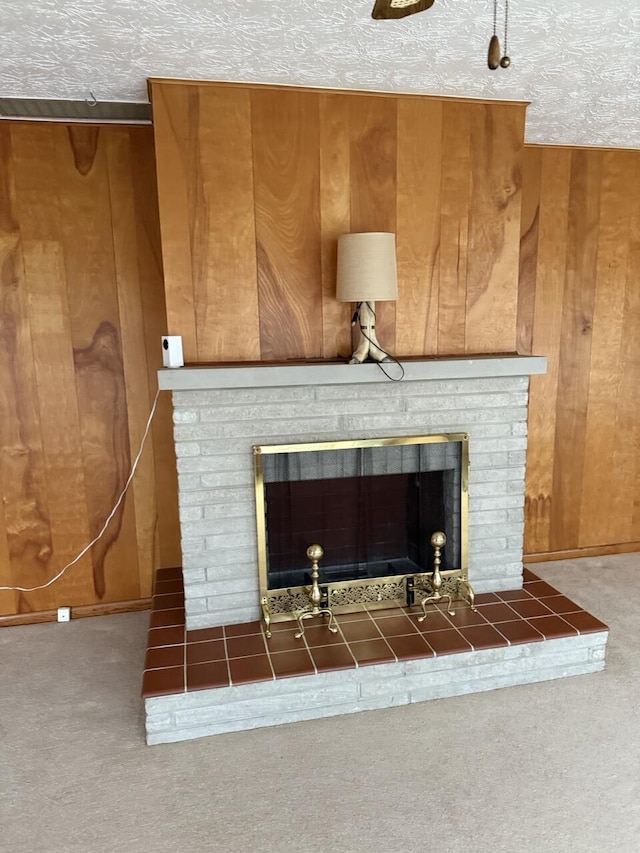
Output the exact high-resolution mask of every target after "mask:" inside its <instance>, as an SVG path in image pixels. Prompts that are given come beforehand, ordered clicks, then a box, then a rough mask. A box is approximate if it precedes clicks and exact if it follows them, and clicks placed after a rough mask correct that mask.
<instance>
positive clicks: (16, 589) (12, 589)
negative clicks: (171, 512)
mask: <svg viewBox="0 0 640 853" xmlns="http://www.w3.org/2000/svg"><path fill="white" fill-rule="evenodd" d="M159 396H160V391H159V390H158V391H156V396H155V398H154V400H153V405H152V406H151V412H150V413H149V417H148V419H147V425H146V427H145V429H144V433H143V436H142V441H141V442H140V449H139V450H138V453H137V456H136V458H135V459H134V460H133V465H132V466H131V473H130V474H129V476H128V477H127V482H126V483H125V484H124V488H123V490H122V491H121V492H120V497H119V498H118V500H117V501H116V503H115V506H114V507H113V509H112V510H111V512H110V513H109V515H108V516H107V520H106V521H105V523H104V525H103V526H102V530H101V531H100V533H98V535H97V536H96V538H95V539H93V540H92V541H91V542H89V544H88V545H87V546H86V547H85V548H83V549H82V551H80V553H79V554H78V556H77V557H74V558H73V560H71V562H70V563H67V565H66V566H63V567H62V568H61V569H60V571H59V572H58V574H57V575H56V576H55V577H53V578H51V580H49V581H47V582H46V583H43V584H41V585H40V586H29V587H25V586H0V591H2V590H5V591H7V590H8V591H10V592H35V591H36V590H38V589H46V588H47V587H48V586H51V584H52V583H55V582H56V581H57V580H58V578H61V577H62V575H63V574H64V573H65V572H66V571H67V569H70V568H71V566H73V565H75V563H77V562H78V560H81V559H82V557H84V555H85V554H86V553H87V551H89V550H90V549H91V548H93V546H94V545H95V544H96V542H97V541H98V540H99V539H101V538H102V537H103V536H104V534H105V531H106V529H107V527H108V526H109V523H110V521H111V519H112V518H113V516H114V515H115V514H116V512H117V510H118V507H119V506H120V504H121V503H122V501H123V500H124V496H125V495H126V493H127V489H128V488H129V486H130V485H131V481H132V480H133V475H134V474H135V473H136V468H137V467H138V462H140V457H141V456H142V451H143V450H144V445H145V442H146V440H147V436H148V435H149V429H150V428H151V421H152V420H153V416H154V415H155V413H156V406H157V405H158V397H159Z"/></svg>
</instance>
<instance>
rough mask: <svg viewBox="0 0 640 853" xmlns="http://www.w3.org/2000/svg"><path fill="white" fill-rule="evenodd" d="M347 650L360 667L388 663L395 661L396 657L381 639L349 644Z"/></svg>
mask: <svg viewBox="0 0 640 853" xmlns="http://www.w3.org/2000/svg"><path fill="white" fill-rule="evenodd" d="M349 648H350V649H351V653H352V655H353V656H354V658H355V659H356V660H357V661H358V663H359V664H360V665H361V666H363V665H365V664H373V663H388V662H390V661H395V659H396V656H395V655H394V653H393V652H392V651H391V649H390V648H389V646H388V645H387V644H386V643H385V641H384V640H383V639H382V638H381V639H379V640H360V641H359V642H355V643H349Z"/></svg>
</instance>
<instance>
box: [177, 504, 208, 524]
mask: <svg viewBox="0 0 640 853" xmlns="http://www.w3.org/2000/svg"><path fill="white" fill-rule="evenodd" d="M202 518H204V508H203V507H201V506H183V507H180V521H200V520H201V519H202Z"/></svg>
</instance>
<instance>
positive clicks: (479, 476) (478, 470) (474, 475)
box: [469, 458, 525, 486]
mask: <svg viewBox="0 0 640 853" xmlns="http://www.w3.org/2000/svg"><path fill="white" fill-rule="evenodd" d="M524 476H525V468H524V465H522V466H521V467H516V466H513V467H507V466H506V465H505V466H502V467H487V468H482V467H480V466H479V465H478V464H477V460H476V459H475V458H474V459H472V464H471V468H470V470H469V486H475V484H476V483H498V482H502V481H504V482H512V481H516V482H518V483H519V482H524Z"/></svg>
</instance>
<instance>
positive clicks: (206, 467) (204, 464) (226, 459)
mask: <svg viewBox="0 0 640 853" xmlns="http://www.w3.org/2000/svg"><path fill="white" fill-rule="evenodd" d="M211 471H253V458H252V455H251V454H248V453H243V454H237V453H232V454H226V455H225V454H221V455H218V456H205V455H201V456H198V457H197V458H193V459H192V458H191V457H189V456H187V457H186V458H185V459H179V460H178V473H180V474H206V473H209V472H211Z"/></svg>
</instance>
